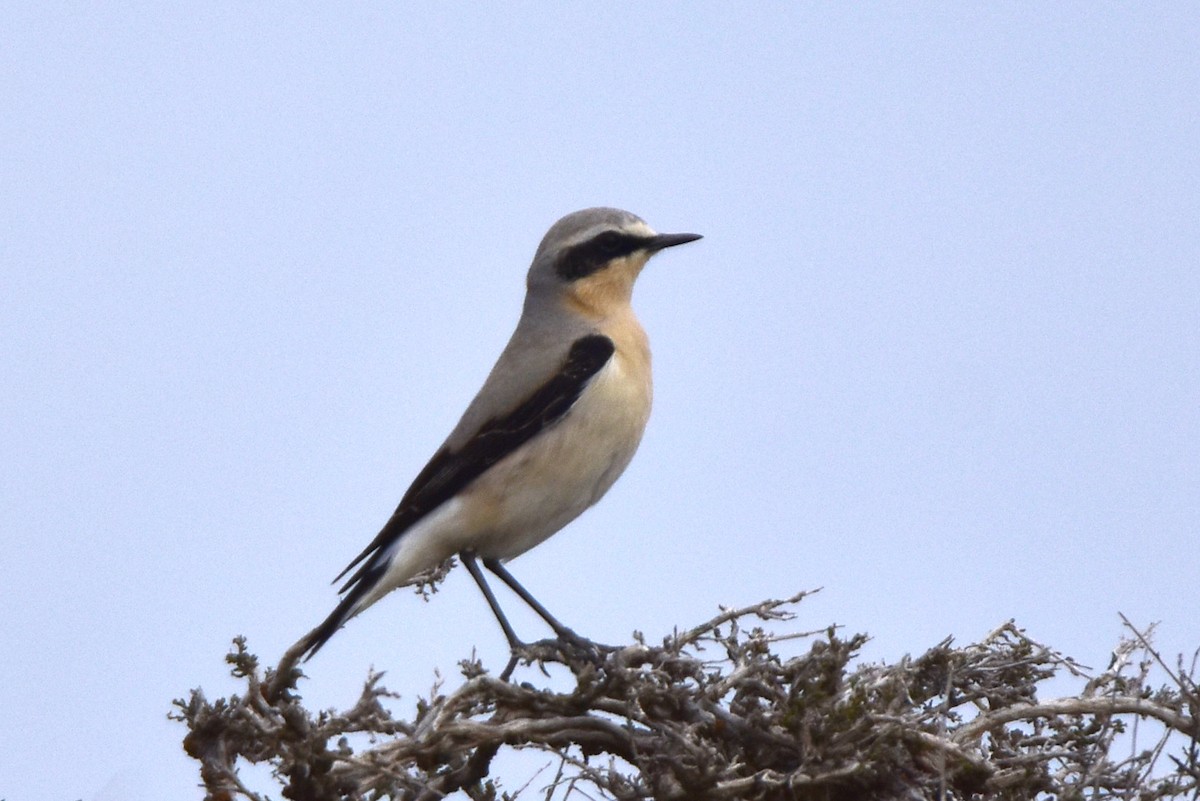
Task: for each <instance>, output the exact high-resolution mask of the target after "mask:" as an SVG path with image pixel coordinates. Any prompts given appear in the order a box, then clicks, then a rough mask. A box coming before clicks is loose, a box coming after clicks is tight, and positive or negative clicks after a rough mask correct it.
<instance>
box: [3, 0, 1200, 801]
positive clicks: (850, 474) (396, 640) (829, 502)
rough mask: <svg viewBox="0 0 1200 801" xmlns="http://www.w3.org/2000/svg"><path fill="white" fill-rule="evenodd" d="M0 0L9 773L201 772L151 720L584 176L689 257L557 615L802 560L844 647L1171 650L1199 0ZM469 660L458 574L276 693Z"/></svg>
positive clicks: (426, 445)
mask: <svg viewBox="0 0 1200 801" xmlns="http://www.w3.org/2000/svg"><path fill="white" fill-rule="evenodd" d="M3 16H4V19H5V24H4V26H3V30H0V103H2V105H3V108H4V113H3V114H0V142H3V145H2V147H0V158H2V162H0V163H2V169H3V175H2V177H0V213H2V214H3V218H4V220H5V223H4V232H3V235H2V236H0V268H2V270H3V278H2V286H3V288H2V290H0V370H2V374H3V388H2V389H0V413H2V415H3V417H2V419H3V421H4V435H3V438H2V440H0V442H2V444H0V448H2V456H0V531H2V532H3V537H4V541H5V543H6V545H7V548H6V553H7V558H6V559H5V565H6V568H7V569H6V571H5V573H6V580H5V594H4V599H5V603H4V611H3V613H0V639H2V641H3V643H4V645H5V652H6V655H7V656H6V659H4V660H3V664H2V665H0V710H3V715H4V720H5V725H3V726H2V727H0V797H3V798H6V799H8V800H9V801H31V800H34V799H77V798H78V799H88V800H89V801H90V800H91V799H98V800H99V801H116V800H117V799H121V801H126V800H127V799H158V798H190V797H199V792H198V791H196V790H193V789H191V788H192V787H193V785H194V784H195V782H196V781H197V773H196V770H195V768H194V765H193V763H191V762H190V761H189V760H187V759H186V758H185V757H184V756H183V754H182V751H181V750H180V746H179V740H180V738H181V736H182V734H183V730H182V728H181V727H180V726H179V725H178V724H172V723H169V722H167V721H166V719H165V714H166V713H167V711H168V710H169V704H170V700H171V699H172V698H173V697H176V696H179V695H182V694H184V693H186V691H187V690H188V689H189V688H191V687H193V686H196V685H202V686H203V687H204V688H205V690H206V691H208V693H209V694H210V695H218V694H221V693H227V692H230V691H232V690H233V689H234V688H235V685H234V684H233V682H232V681H231V680H229V679H228V678H227V677H226V668H225V665H224V664H223V663H222V655H223V654H224V652H225V650H226V648H227V646H228V642H229V639H230V638H231V637H232V636H233V635H235V634H239V633H240V634H245V635H246V636H247V637H248V638H249V642H250V647H251V648H252V649H253V650H255V651H256V652H258V653H259V654H260V655H262V656H263V657H264V659H268V660H273V659H275V658H277V657H278V655H279V654H280V653H281V652H282V650H283V649H284V648H285V647H286V646H287V645H288V644H290V643H291V642H292V641H293V640H294V639H295V638H296V637H298V636H299V635H300V634H302V633H303V632H304V631H306V630H307V629H308V628H309V627H310V626H312V625H313V624H315V623H316V622H317V621H318V620H319V619H320V618H321V617H322V616H324V615H325V614H326V613H327V612H328V611H329V609H330V608H331V606H332V604H333V603H334V601H335V597H336V596H335V593H334V591H333V589H332V588H331V587H330V586H329V580H330V579H331V578H332V577H333V576H334V575H335V574H336V573H337V572H338V571H339V570H340V569H341V568H342V567H343V566H344V565H345V563H346V562H347V561H348V560H349V559H350V558H351V557H353V556H354V555H356V554H357V552H358V551H359V550H360V549H361V548H362V546H363V545H364V544H365V543H366V542H367V541H368V540H369V539H370V538H371V537H372V536H373V535H374V533H375V531H376V530H377V529H378V527H379V526H380V525H381V524H382V522H383V521H384V519H385V518H386V517H387V515H388V514H389V513H390V512H391V510H392V508H393V507H394V505H395V503H396V501H397V500H398V499H399V496H400V494H401V493H402V492H403V490H404V488H405V487H406V486H407V484H408V482H409V481H410V480H411V478H412V477H413V476H414V475H415V473H416V472H417V470H419V469H420V467H421V466H422V465H423V464H424V462H425V460H426V459H427V458H428V457H429V456H430V455H431V454H432V453H433V451H434V449H435V448H436V447H437V446H438V445H439V444H440V442H441V440H442V438H443V436H444V435H445V434H446V433H447V432H448V430H449V429H450V427H451V426H452V425H453V423H454V422H455V420H456V419H457V416H458V414H459V413H460V412H461V410H462V408H463V406H464V405H465V403H466V402H467V401H468V400H469V399H470V397H471V396H472V395H473V394H474V391H475V389H476V388H477V387H478V385H479V383H480V382H481V380H482V379H483V377H484V375H485V374H486V372H487V370H488V369H489V367H490V366H491V363H492V361H493V359H494V358H495V356H496V354H497V352H498V350H499V348H500V347H501V345H502V344H503V343H504V341H505V339H506V338H507V336H508V334H509V332H510V330H511V327H512V325H513V324H514V322H515V320H516V315H517V312H518V310H519V305H520V301H521V297H522V293H523V279H524V272H525V269H526V266H527V264H528V261H529V258H530V257H531V255H532V253H533V250H534V248H535V246H536V245H537V242H538V240H539V239H540V238H541V236H542V234H543V233H544V231H545V229H546V228H547V227H548V226H549V224H550V223H552V222H553V221H554V220H555V219H557V218H558V217H559V216H561V215H562V214H565V213H567V212H569V211H572V210H575V209H577V208H581V207H584V206H591V205H615V206H620V207H624V208H628V209H630V210H631V211H634V212H636V213H638V214H640V215H642V216H643V217H645V218H646V219H647V220H648V221H649V222H650V224H651V225H653V226H655V227H656V228H658V229H659V230H664V231H697V232H700V233H703V234H704V235H705V239H704V240H703V241H702V242H700V243H697V244H695V245H689V246H687V247H686V248H680V249H679V250H677V251H672V252H670V253H667V254H664V255H663V256H662V257H660V258H659V259H656V260H655V261H654V262H652V264H651V267H650V268H649V269H648V270H647V272H646V273H645V274H644V275H643V277H642V280H641V282H640V284H639V286H638V291H637V293H636V297H635V301H636V306H637V308H638V310H639V313H640V314H641V316H642V319H643V322H644V323H645V326H646V328H647V329H648V330H649V332H650V336H651V341H652V343H653V345H654V349H655V358H656V378H657V386H656V399H655V402H656V407H655V412H654V416H653V417H652V419H651V422H650V426H649V430H648V432H647V435H646V439H645V441H644V443H643V446H642V449H641V451H640V453H639V454H638V457H637V458H636V459H635V460H634V463H633V465H632V467H631V468H630V469H629V471H628V472H627V473H626V475H625V477H624V478H623V479H622V480H621V481H620V482H619V483H618V484H617V486H616V488H615V489H614V490H613V492H612V493H610V495H609V496H608V497H607V498H606V499H605V500H604V502H603V503H602V504H600V506H598V507H597V508H596V509H594V510H592V511H591V512H589V513H588V514H587V515H585V516H584V517H583V518H582V519H580V520H579V521H578V522H576V523H575V524H574V525H572V526H571V527H570V528H568V529H567V530H566V531H564V532H563V533H561V534H560V535H558V536H557V537H555V538H554V539H552V540H550V541H549V542H548V543H546V544H545V545H543V546H541V547H540V548H539V549H537V550H535V551H533V552H531V553H530V554H528V555H526V556H524V557H522V558H521V559H519V560H517V561H516V562H514V563H513V565H512V568H513V571H514V573H515V574H516V575H517V576H518V577H519V578H521V579H522V580H523V581H524V583H525V584H526V586H528V587H529V588H530V589H531V590H532V591H533V592H534V593H535V594H537V595H538V597H539V598H540V599H541V600H542V601H544V602H545V603H546V605H547V606H549V607H550V608H551V609H552V610H553V611H554V612H555V613H556V614H558V615H559V616H560V617H561V618H562V619H563V620H564V621H565V622H567V623H568V624H572V625H574V626H575V627H576V628H578V629H579V630H580V631H581V632H583V633H585V634H588V635H590V636H592V637H594V638H596V639H599V640H604V641H621V640H625V639H627V638H628V635H629V632H630V631H631V630H633V629H639V630H641V631H644V632H646V634H647V635H648V636H650V637H652V638H658V637H661V636H662V635H663V634H665V633H667V632H669V630H670V629H671V627H672V626H674V625H677V624H679V625H687V624H692V623H695V622H697V621H699V620H701V619H703V618H705V617H707V616H709V615H710V614H711V613H712V612H714V611H715V608H716V606H717V605H718V604H741V603H749V602H753V601H757V600H760V599H762V598H765V597H769V596H776V597H778V596H784V595H787V594H790V593H792V592H794V591H796V590H798V589H802V588H809V587H816V586H824V587H825V591H824V592H823V593H822V594H821V595H820V596H818V597H817V598H814V599H812V600H810V601H808V602H806V603H805V604H804V606H803V607H802V610H801V612H802V614H801V618H800V621H799V622H798V623H797V625H798V626H799V627H802V628H820V627H823V626H825V625H827V624H829V623H833V622H836V623H840V624H843V625H845V626H846V627H847V629H848V630H850V631H867V632H870V633H871V634H873V635H874V637H875V639H874V641H873V642H872V643H871V644H870V646H869V647H868V652H867V653H868V656H870V657H871V658H886V659H894V658H896V657H898V656H900V655H902V654H903V653H905V652H907V651H919V650H922V649H924V648H926V647H928V646H930V645H933V644H934V643H936V642H937V641H938V640H940V639H941V638H942V637H944V636H946V635H949V634H953V635H955V636H956V637H957V638H958V639H959V641H969V640H971V639H974V638H978V637H981V636H983V635H984V634H986V632H987V631H989V630H990V629H991V628H992V627H994V626H995V625H997V624H999V623H1001V622H1003V621H1005V620H1007V619H1008V618H1016V620H1017V622H1018V623H1019V624H1021V625H1023V626H1025V627H1026V628H1027V629H1028V630H1029V632H1030V634H1031V635H1032V636H1034V637H1035V638H1037V639H1040V640H1042V641H1045V642H1048V643H1050V644H1053V645H1055V646H1057V647H1059V648H1061V649H1063V650H1064V651H1066V652H1067V653H1069V654H1071V655H1073V656H1075V657H1076V658H1078V659H1080V660H1081V661H1083V662H1085V663H1091V664H1100V665H1103V664H1104V663H1105V662H1106V660H1107V655H1108V650H1109V648H1110V647H1111V645H1112V644H1113V643H1114V642H1115V640H1116V638H1117V637H1118V635H1119V633H1120V625H1119V620H1118V617H1117V613H1118V611H1122V612H1124V613H1126V614H1127V615H1129V616H1130V617H1131V618H1132V619H1134V620H1135V621H1138V622H1141V623H1148V622H1151V621H1156V620H1161V621H1162V628H1161V638H1160V643H1161V644H1162V645H1163V647H1164V649H1165V650H1167V651H1168V652H1169V653H1175V652H1177V651H1180V650H1188V651H1190V650H1191V649H1192V648H1194V647H1195V646H1196V645H1200V616H1198V615H1197V614H1196V611H1197V610H1196V606H1197V604H1196V597H1197V590H1196V585H1197V577H1198V576H1200V549H1198V547H1197V532H1198V530H1200V269H1198V268H1200V212H1198V209H1200V155H1198V154H1200V145H1198V143H1200V16H1198V15H1197V14H1196V10H1195V6H1194V5H1193V4H1190V3H1178V4H1169V3H1162V4H1122V5H1117V4H1102V5H1097V4H1094V3H1080V4H1070V3H1056V4H1050V5H1049V6H1047V5H1046V4H1037V5H1013V4H1004V5H997V6H990V7H979V6H971V7H966V6H964V5H961V4H947V5H946V6H935V5H925V6H922V5H918V4H893V5H871V6H864V7H858V8H847V7H846V6H845V4H828V5H812V6H805V7H803V8H799V7H796V6H784V5H781V4H774V5H766V4H763V5H758V6H752V5H749V4H738V5H736V6H733V5H730V4H716V3H708V4H703V3H700V4H673V5H666V4H662V5H655V6H647V5H632V4H630V5H613V4H591V5H583V4H569V5H568V4H561V5H550V4H544V5H543V4H523V5H520V4H505V5H503V6H500V5H496V6H490V7H488V6H483V7H479V6H475V5H460V6H457V7H452V6H448V5H445V4H436V5H435V4H430V5H427V6H423V7H416V6H413V5H403V6H400V5H393V4H371V5H363V4H359V5H354V6H346V5H344V4H339V5H337V6H336V7H333V6H329V7H316V8H300V7H293V6H288V7H282V6H270V5H262V4H260V5H256V6H254V7H247V6H245V5H234V4H221V3H219V4H216V5H213V4H211V3H206V4H192V5H179V4H175V5H173V6H170V7H163V6H160V5H155V4H142V5H140V6H138V7H131V8H125V9H123V10H122V9H118V8H116V7H115V6H114V7H106V6H104V5H103V4H101V5H94V4H93V5H76V4H72V5H45V4H19V5H18V4H5V6H4V8H3ZM508 606H509V607H510V608H511V609H512V610H513V616H514V618H515V622H516V625H517V626H518V628H519V630H521V631H522V632H526V633H528V635H529V636H536V635H538V634H540V633H541V630H540V629H539V628H538V627H537V625H536V622H535V621H534V619H532V618H531V617H528V616H524V615H523V613H520V612H519V611H518V610H517V607H516V606H515V605H513V604H508ZM472 648H475V649H477V652H478V653H479V655H480V656H481V657H483V658H484V660H485V662H487V663H488V664H491V665H499V664H501V663H502V662H503V661H504V658H505V644H504V640H503V636H502V635H501V633H500V631H499V628H498V627H497V626H496V625H495V623H494V621H493V620H492V619H491V617H490V615H489V614H488V612H487V609H486V606H485V605H484V602H483V600H482V599H481V598H480V597H479V595H478V593H477V591H476V590H475V589H474V587H473V586H472V585H471V583H470V581H469V578H467V577H466V576H465V575H454V576H452V577H451V579H450V580H449V582H448V583H447V585H446V587H445V589H444V591H443V592H442V593H440V594H439V595H438V596H437V597H436V598H435V600H434V602H433V603H431V604H428V605H425V604H422V603H420V602H419V601H418V600H416V599H415V598H414V597H412V596H411V595H408V594H403V593H402V594H397V595H394V596H392V597H390V598H388V599H386V600H385V601H384V602H382V603H380V604H378V605H377V606H376V607H374V608H373V609H371V610H370V611H369V612H368V613H367V614H365V615H364V616H363V617H361V618H359V619H357V620H355V621H353V622H352V623H351V625H350V626H349V627H348V628H347V629H346V630H345V631H343V632H342V633H341V634H339V635H338V636H337V637H336V638H335V639H334V640H333V641H332V642H331V643H330V644H329V646H328V647H327V648H326V649H325V650H324V651H323V652H322V653H321V654H320V655H319V656H318V658H316V659H315V660H313V661H312V662H311V663H310V664H309V666H308V668H309V669H308V672H309V674H310V675H311V679H310V680H309V681H307V682H306V683H305V684H304V685H303V689H304V692H305V697H306V699H307V700H308V701H309V702H310V703H312V704H314V705H316V706H332V705H339V706H340V705H345V704H347V703H350V702H351V701H352V699H353V697H354V694H355V692H356V690H357V687H358V686H359V684H360V682H361V680H362V678H363V677H364V675H365V673H366V671H367V669H368V667H369V666H371V665H374V666H375V667H377V668H380V669H386V670H387V671H388V682H387V683H388V685H389V686H390V687H391V688H392V689H394V690H397V691H399V692H401V693H402V694H404V697H405V700H404V702H402V703H411V701H412V700H413V698H414V697H415V695H416V694H417V693H419V692H425V691H427V690H428V688H429V686H430V684H431V682H432V678H433V675H434V670H435V669H441V670H442V671H443V673H444V674H447V675H449V676H453V675H454V669H455V662H456V660H458V659H460V658H462V657H465V656H467V655H468V654H469V653H470V652H471V649H472Z"/></svg>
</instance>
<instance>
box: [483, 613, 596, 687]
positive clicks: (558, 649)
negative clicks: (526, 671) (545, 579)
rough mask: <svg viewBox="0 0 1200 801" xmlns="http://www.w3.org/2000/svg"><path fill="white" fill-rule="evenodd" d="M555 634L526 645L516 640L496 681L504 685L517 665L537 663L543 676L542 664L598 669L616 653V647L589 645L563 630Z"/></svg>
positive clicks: (587, 642)
mask: <svg viewBox="0 0 1200 801" xmlns="http://www.w3.org/2000/svg"><path fill="white" fill-rule="evenodd" d="M555 633H556V635H557V636H556V637H554V638H553V639H545V640H536V641H534V642H529V643H526V642H521V641H520V640H517V641H515V642H510V643H509V645H510V646H511V648H512V655H511V656H510V657H509V660H508V665H507V666H506V667H505V668H504V671H503V672H502V673H501V674H500V680H501V681H507V680H508V679H509V677H510V676H512V673H513V671H514V670H515V669H516V667H517V665H518V664H519V663H521V662H525V663H526V664H533V663H534V662H538V663H540V664H541V665H542V672H543V673H545V672H546V668H545V663H546V662H560V663H562V664H565V665H567V666H568V667H573V666H574V665H577V664H579V663H581V662H584V663H588V664H590V665H593V666H594V667H597V668H598V667H600V666H601V665H603V664H604V661H605V659H606V658H607V657H608V655H609V654H611V653H613V652H615V651H619V650H620V649H619V648H617V647H616V646H613V645H604V644H603V643H598V642H593V641H592V640H589V639H588V638H587V637H581V636H580V635H578V634H576V633H575V632H573V631H571V630H570V629H568V628H566V627H565V626H564V627H563V628H562V629H560V630H558V631H557V632H555Z"/></svg>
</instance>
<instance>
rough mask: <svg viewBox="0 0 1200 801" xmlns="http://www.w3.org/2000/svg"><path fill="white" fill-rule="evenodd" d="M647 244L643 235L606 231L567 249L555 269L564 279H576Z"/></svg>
mask: <svg viewBox="0 0 1200 801" xmlns="http://www.w3.org/2000/svg"><path fill="white" fill-rule="evenodd" d="M645 244H646V241H645V239H643V238H642V237H638V236H633V235H632V234H623V233H621V232H619V231H604V232H603V233H600V234H597V235H596V236H594V237H592V238H591V239H589V240H587V241H586V242H580V243H579V244H578V245H575V246H574V247H572V248H569V249H567V250H566V251H565V252H564V253H563V254H562V255H561V256H559V258H558V264H556V265H555V270H556V272H557V273H558V274H559V276H560V277H561V278H563V279H564V280H567V281H575V280H577V279H580V278H584V277H585V276H588V275H591V274H592V273H594V272H596V270H599V269H600V268H601V267H603V266H604V265H605V264H607V263H608V262H610V261H612V260H613V259H617V258H620V257H622V256H628V255H629V254H630V253H633V252H634V251H636V250H639V249H641V248H642V247H644V246H645Z"/></svg>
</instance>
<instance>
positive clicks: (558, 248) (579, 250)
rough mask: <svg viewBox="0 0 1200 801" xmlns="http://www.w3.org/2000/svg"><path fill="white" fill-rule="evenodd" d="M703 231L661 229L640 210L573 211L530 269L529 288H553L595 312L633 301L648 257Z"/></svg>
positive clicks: (545, 239) (586, 310)
mask: <svg viewBox="0 0 1200 801" xmlns="http://www.w3.org/2000/svg"><path fill="white" fill-rule="evenodd" d="M699 238H700V234H660V233H657V232H656V231H655V230H654V229H653V228H651V227H650V226H649V225H647V224H646V222H645V221H644V220H643V219H642V218H640V217H638V216H637V215H635V214H630V213H629V212H627V211H622V210H620V209H609V208H592V209H584V210H583V211H577V212H574V213H572V214H568V215H567V216H566V217H563V218H562V219H561V220H559V221H558V222H556V223H555V224H554V225H552V226H551V227H550V230H549V231H547V232H546V235H545V236H544V237H543V238H542V243H541V244H540V245H538V249H537V253H536V254H535V255H534V257H533V265H532V266H531V267H530V268H529V277H528V280H527V284H528V287H529V292H530V293H531V294H533V293H538V294H541V293H550V294H552V295H556V296H559V297H561V298H562V299H563V300H564V301H566V302H567V303H570V304H571V305H572V306H575V307H576V308H577V310H578V311H581V312H583V313H585V314H589V315H597V316H604V315H606V314H608V313H609V312H610V311H611V310H612V309H613V308H615V307H618V306H623V305H628V303H629V300H630V297H631V296H632V294H633V283H634V281H635V280H636V279H637V277H638V274H639V273H641V271H642V268H643V267H644V266H646V262H647V261H648V260H649V259H650V257H651V256H653V255H654V254H655V253H658V252H659V251H660V250H664V249H665V248H669V247H674V246H675V245H682V244H683V243H685V242H693V241H695V240H697V239H699Z"/></svg>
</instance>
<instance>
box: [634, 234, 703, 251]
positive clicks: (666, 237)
mask: <svg viewBox="0 0 1200 801" xmlns="http://www.w3.org/2000/svg"><path fill="white" fill-rule="evenodd" d="M697 239H703V237H702V236H701V235H700V234H656V235H655V236H652V237H650V238H649V239H647V240H646V245H645V247H646V249H647V250H649V251H650V252H651V253H657V252H658V251H660V250H663V249H664V248H673V247H675V246H676V245H682V244H684V243H686V242H695V241H696V240H697Z"/></svg>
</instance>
